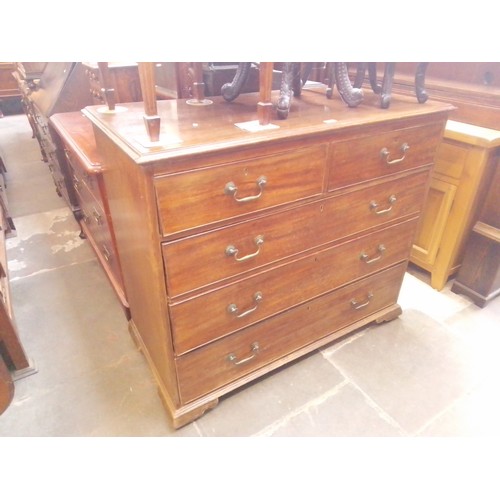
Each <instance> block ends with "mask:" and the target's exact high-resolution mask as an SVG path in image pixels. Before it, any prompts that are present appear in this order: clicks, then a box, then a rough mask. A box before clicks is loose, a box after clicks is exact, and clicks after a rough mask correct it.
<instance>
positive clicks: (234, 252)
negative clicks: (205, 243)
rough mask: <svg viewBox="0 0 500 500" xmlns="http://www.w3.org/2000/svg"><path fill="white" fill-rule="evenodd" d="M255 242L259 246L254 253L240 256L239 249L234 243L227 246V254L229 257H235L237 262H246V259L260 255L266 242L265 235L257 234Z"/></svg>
mask: <svg viewBox="0 0 500 500" xmlns="http://www.w3.org/2000/svg"><path fill="white" fill-rule="evenodd" d="M254 242H255V244H256V245H257V246H258V248H257V251H256V252H254V253H251V254H248V255H245V256H244V257H238V252H239V250H238V249H237V248H236V247H235V246H234V245H229V246H228V247H227V248H226V255H227V256H228V257H234V260H236V261H237V262H244V261H246V260H249V259H253V258H254V257H256V256H257V255H259V252H260V249H261V247H262V245H263V244H264V236H260V235H259V236H256V237H255V238H254Z"/></svg>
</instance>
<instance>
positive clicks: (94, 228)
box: [77, 186, 122, 283]
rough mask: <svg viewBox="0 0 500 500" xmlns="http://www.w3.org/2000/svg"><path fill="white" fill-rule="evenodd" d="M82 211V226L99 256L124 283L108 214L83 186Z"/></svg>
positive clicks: (81, 195)
mask: <svg viewBox="0 0 500 500" xmlns="http://www.w3.org/2000/svg"><path fill="white" fill-rule="evenodd" d="M77 197H78V200H79V202H80V208H81V212H82V219H81V224H82V228H83V230H84V232H85V234H86V235H87V237H88V238H89V240H91V241H90V243H91V245H92V247H93V248H94V250H95V251H96V252H97V253H98V254H99V258H100V259H101V260H102V261H104V262H106V265H107V266H108V267H109V268H110V269H111V271H112V273H113V275H114V277H115V278H116V279H117V281H118V282H119V283H122V278H121V271H120V265H119V262H118V257H117V255H116V252H115V247H114V245H113V239H112V236H111V231H110V228H109V225H108V220H107V218H106V215H105V213H104V211H103V209H102V207H101V206H100V204H99V203H98V202H97V200H95V198H94V197H93V196H92V194H91V193H90V191H89V190H88V189H87V188H86V187H85V186H81V187H80V189H79V190H78V193H77Z"/></svg>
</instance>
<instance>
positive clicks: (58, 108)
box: [15, 62, 93, 211]
mask: <svg viewBox="0 0 500 500" xmlns="http://www.w3.org/2000/svg"><path fill="white" fill-rule="evenodd" d="M15 76H16V79H17V82H18V85H19V89H20V90H21V93H22V96H23V98H22V102H23V108H24V111H25V113H26V116H27V118H28V121H29V123H30V125H31V128H32V130H33V137H34V138H36V139H37V141H38V143H39V146H40V151H41V154H42V159H43V161H45V162H46V163H47V164H48V167H49V170H50V172H51V175H52V178H53V181H54V185H55V188H56V192H57V194H58V195H59V196H61V197H62V198H64V200H65V201H66V203H67V204H68V205H69V207H70V208H71V209H72V210H73V211H75V210H77V209H78V207H77V201H76V198H75V193H74V190H73V188H72V185H71V182H70V177H69V172H68V171H67V170H66V168H65V165H64V164H60V163H59V161H58V158H57V154H56V148H55V145H54V142H53V138H52V136H51V134H50V130H49V119H50V117H51V116H52V115H53V114H55V113H62V112H68V111H79V110H80V109H81V108H83V107H84V106H87V105H89V104H92V102H93V101H92V99H91V98H90V95H89V93H88V83H87V81H86V79H85V75H84V72H83V66H82V64H81V63H72V62H49V63H47V64H46V65H45V66H44V67H43V71H42V72H41V74H40V78H39V79H36V81H35V80H26V79H24V76H23V75H22V72H21V70H19V71H17V73H16V75H15Z"/></svg>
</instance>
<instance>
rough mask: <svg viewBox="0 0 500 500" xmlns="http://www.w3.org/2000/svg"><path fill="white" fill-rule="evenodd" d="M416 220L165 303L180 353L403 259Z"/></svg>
mask: <svg viewBox="0 0 500 500" xmlns="http://www.w3.org/2000/svg"><path fill="white" fill-rule="evenodd" d="M416 222H417V219H416V218H413V219H410V220H408V221H406V222H403V223H400V224H396V225H394V226H391V227H389V228H387V229H383V230H380V231H376V232H374V233H372V234H370V235H367V236H364V237H361V238H357V239H355V240H351V241H349V242H347V243H344V244H342V245H338V246H335V247H333V248H328V249H326V250H323V251H321V252H318V253H316V254H314V255H311V256H308V257H305V258H302V259H298V260H296V261H294V262H292V263H290V264H287V265H284V266H278V267H275V268H273V269H271V270H269V271H266V272H263V273H260V274H257V275H256V276H253V277H251V278H248V279H245V280H243V281H240V282H237V283H234V284H232V285H229V286H226V287H224V288H220V289H218V290H215V291H213V292H210V293H206V294H203V295H200V296H198V297H196V298H194V299H191V300H187V301H184V302H181V303H177V304H173V305H171V306H170V320H171V324H172V335H173V340H174V347H175V352H176V353H177V354H183V353H186V352H187V351H190V350H192V349H195V348H197V347H200V346H202V345H204V344H207V343H208V342H211V341H213V340H216V339H218V338H220V337H223V336H225V335H228V334H230V333H234V332H235V331H238V330H241V329H243V328H246V327H247V326H249V325H251V324H254V323H256V322H258V321H260V320H262V319H265V318H268V317H270V316H273V315H274V314H276V313H279V312H282V311H285V310H287V309H289V308H291V307H293V306H296V305H298V304H300V303H303V302H304V301H306V300H309V299H311V298H313V297H317V296H319V295H321V294H323V293H327V292H329V291H330V290H333V289H335V288H338V287H340V286H342V285H344V284H346V283H349V282H352V281H355V280H357V279H359V278H361V277H363V276H366V275H368V274H372V273H374V272H378V271H380V270H381V269H383V268H387V267H389V266H391V265H393V264H396V263H398V262H401V261H403V260H405V259H407V257H408V254H409V252H410V248H411V244H412V239H413V235H414V232H415V228H416Z"/></svg>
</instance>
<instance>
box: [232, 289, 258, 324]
mask: <svg viewBox="0 0 500 500" xmlns="http://www.w3.org/2000/svg"><path fill="white" fill-rule="evenodd" d="M262 298H263V297H262V292H255V294H254V296H253V301H254V302H255V306H254V307H252V308H251V309H247V310H246V311H244V312H242V313H240V314H238V306H237V305H236V304H229V305H228V306H227V311H228V312H229V313H230V314H234V315H235V316H236V318H244V317H245V316H248V315H249V314H251V313H253V312H254V311H256V310H257V308H258V307H259V302H260V301H261V300H262Z"/></svg>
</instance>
